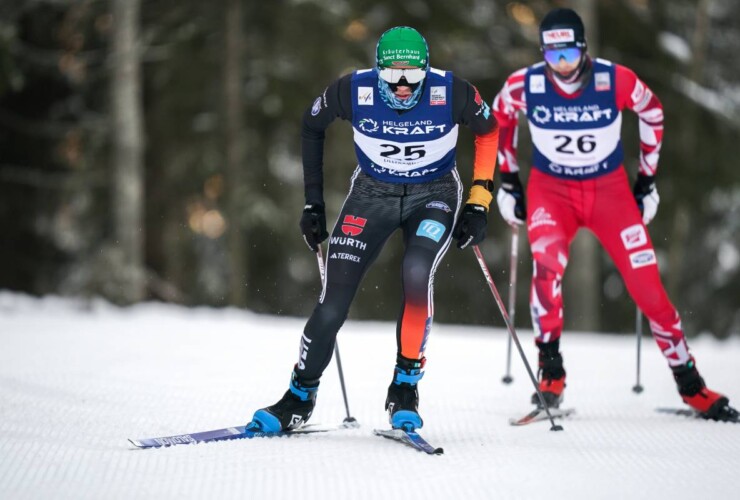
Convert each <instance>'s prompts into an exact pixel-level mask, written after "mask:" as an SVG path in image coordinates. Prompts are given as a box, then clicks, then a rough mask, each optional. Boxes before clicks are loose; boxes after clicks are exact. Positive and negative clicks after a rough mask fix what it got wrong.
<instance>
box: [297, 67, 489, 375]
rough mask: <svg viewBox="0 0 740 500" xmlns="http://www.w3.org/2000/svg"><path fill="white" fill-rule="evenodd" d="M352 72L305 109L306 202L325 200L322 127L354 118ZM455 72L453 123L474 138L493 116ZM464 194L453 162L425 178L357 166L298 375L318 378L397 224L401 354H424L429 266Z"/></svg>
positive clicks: (445, 242) (447, 237)
mask: <svg viewBox="0 0 740 500" xmlns="http://www.w3.org/2000/svg"><path fill="white" fill-rule="evenodd" d="M351 78H352V75H346V76H344V77H342V78H340V79H338V80H336V81H335V82H334V83H332V84H331V85H330V86H329V87H327V88H326V90H325V91H324V93H323V94H322V95H321V97H320V98H319V99H317V100H316V101H315V102H314V105H313V107H311V108H309V109H308V110H306V112H305V114H304V117H303V131H302V146H303V148H302V151H303V165H304V181H305V194H306V203H307V204H317V203H318V204H323V201H324V200H323V189H322V187H323V172H322V165H323V147H324V131H325V130H326V128H327V127H328V126H329V125H330V124H331V122H332V121H334V119H335V118H337V117H339V118H341V119H343V120H347V121H350V122H352V113H353V106H352V98H353V97H352V90H351ZM452 78H453V81H452V121H453V122H454V123H456V124H464V125H467V126H468V127H470V129H471V130H472V132H473V133H474V134H475V135H476V136H484V135H486V134H489V133H491V131H493V130H494V129H496V122H495V119H494V118H493V116H492V115H491V114H490V113H488V108H487V106H486V105H485V103H483V104H481V99H480V95H479V94H478V92H477V90H476V89H475V88H474V87H473V86H472V85H471V84H470V83H468V82H466V81H464V80H462V79H459V78H457V77H454V76H453V77H452ZM484 109H485V111H486V112H485V113H484V112H483V110H484ZM398 115H399V116H402V115H403V112H398ZM492 168H493V167H492V166H491V169H492ZM491 172H492V170H491ZM462 192H463V187H462V183H461V181H460V178H459V175H458V173H457V171H456V169H455V168H453V169H452V170H451V171H449V172H448V173H446V174H444V175H443V176H441V177H438V178H436V179H433V180H430V181H427V182H418V181H416V182H388V181H384V180H380V179H378V178H376V177H375V176H372V175H369V174H368V173H366V172H365V171H363V170H361V169H360V168H359V167H357V168H356V170H355V172H354V174H353V175H352V179H351V186H350V190H349V193H348V195H347V198H346V200H345V202H344V205H343V207H342V210H341V212H340V214H339V217H338V219H337V222H336V224H335V226H334V228H333V230H332V232H331V236H330V239H329V247H328V250H327V254H326V279H325V282H324V288H323V291H322V293H321V297H320V299H319V302H318V304H317V305H316V308H315V309H314V311H313V313H312V315H311V317H310V318H309V320H308V322H307V324H306V327H305V330H304V334H303V338H302V339H301V354H300V358H299V362H298V363H297V364H296V368H295V370H296V374H297V375H298V376H299V377H300V378H301V379H303V380H318V379H319V378H320V377H321V375H322V373H323V371H324V369H325V368H326V366H327V365H328V364H329V361H330V360H331V356H332V352H333V349H334V343H335V339H336V335H337V332H338V331H339V329H340V327H341V326H342V324H343V323H344V321H345V319H346V318H347V314H348V311H349V308H350V304H351V302H352V300H353V298H354V296H355V293H356V291H357V287H358V286H359V284H360V281H361V280H362V278H363V276H364V275H365V273H366V272H367V270H368V269H369V267H370V265H371V264H372V263H373V262H374V261H375V259H376V258H377V256H378V254H379V253H380V251H381V249H382V248H383V246H384V244H385V242H386V241H387V240H388V238H389V237H390V236H391V234H392V233H393V232H394V231H395V230H397V229H401V230H402V231H403V240H404V247H405V251H404V257H403V266H402V287H403V302H402V306H401V312H400V315H399V318H398V324H397V329H396V336H397V345H398V355H399V356H402V357H403V358H406V359H409V360H421V364H422V365H423V360H424V348H425V344H426V339H427V336H428V334H429V329H430V327H431V323H432V312H433V311H432V309H433V305H432V294H433V280H434V272H435V270H436V268H437V266H438V265H439V263H440V262H441V260H442V257H443V256H444V254H445V252H446V251H447V249H448V248H449V245H450V241H451V233H452V229H453V226H454V223H455V219H456V215H457V213H458V211H459V209H460V206H461V203H462Z"/></svg>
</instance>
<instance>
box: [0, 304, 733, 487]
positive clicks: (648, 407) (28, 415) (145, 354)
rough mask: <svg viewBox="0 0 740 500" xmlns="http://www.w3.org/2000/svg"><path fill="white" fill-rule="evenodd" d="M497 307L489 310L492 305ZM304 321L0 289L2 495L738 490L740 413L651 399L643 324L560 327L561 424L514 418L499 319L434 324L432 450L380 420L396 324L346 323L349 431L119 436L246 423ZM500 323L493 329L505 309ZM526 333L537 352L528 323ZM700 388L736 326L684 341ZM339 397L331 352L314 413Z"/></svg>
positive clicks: (328, 419) (728, 361)
mask: <svg viewBox="0 0 740 500" xmlns="http://www.w3.org/2000/svg"><path fill="white" fill-rule="evenodd" d="M494 312H495V311H492V318H493V317H494V316H493V314H494ZM303 324H304V319H301V318H282V317H271V316H260V315H255V314H252V313H249V312H244V311H237V310H233V309H227V310H213V309H185V308H180V307H175V306H165V305H155V304H144V305H140V306H137V307H132V308H129V309H120V308H116V307H113V306H110V305H108V304H105V303H101V302H93V303H91V304H88V306H87V307H84V305H83V304H81V303H80V302H75V301H69V300H63V299H57V298H45V299H34V298H29V297H25V296H20V295H14V294H8V293H0V345H1V346H2V347H0V498H2V499H36V498H43V499H47V498H53V499H65V498H69V499H138V498H151V499H169V498H172V499H175V498H177V499H182V498H203V499H228V498H239V499H282V498H286V499H287V498H291V499H296V498H300V499H303V500H311V499H317V500H318V499H335V498H336V499H376V498H383V499H389V498H405V499H416V498H423V499H451V498H464V499H477V498H490V499H494V498H495V499H509V498H511V499H529V498H531V499H535V498H537V499H542V498H547V499H561V498H562V499H569V500H574V499H601V498H604V499H606V498H614V499H616V498H619V499H625V498H629V499H639V498H644V499H648V498H649V499H653V500H654V499H659V498H672V499H684V498H686V499H689V498H691V499H696V498H738V492H739V491H740V490H739V488H738V487H739V486H740V479H738V470H740V453H738V451H739V450H740V426H739V425H733V424H724V423H714V422H706V421H702V420H693V419H688V418H686V417H679V416H671V415H662V414H658V413H656V412H655V411H654V410H655V408H656V407H679V406H681V403H680V400H679V398H678V396H677V393H676V391H675V388H674V384H673V381H672V379H671V376H670V372H669V370H668V368H667V367H666V364H665V361H664V360H663V359H662V356H661V355H660V353H659V352H658V349H657V348H656V347H655V345H654V344H653V342H652V340H651V339H649V337H645V338H644V339H643V340H644V342H643V347H644V349H643V365H642V382H643V385H644V386H645V392H643V393H642V394H641V395H635V394H634V393H633V392H632V391H631V387H632V385H633V384H634V382H635V339H634V337H630V336H617V335H596V334H580V333H566V334H565V338H564V339H563V342H562V350H563V353H564V357H565V362H566V369H567V370H568V389H567V392H566V394H567V398H566V404H565V405H564V406H567V407H571V406H572V407H575V408H576V409H577V414H576V415H575V416H573V417H571V418H569V419H566V420H563V421H562V424H563V426H564V428H565V430H564V431H563V432H551V431H550V430H549V424H548V423H547V422H542V423H538V424H535V425H530V426H527V427H511V426H510V425H509V424H508V419H509V418H510V417H512V416H517V415H519V414H522V413H524V412H525V411H527V410H528V409H529V403H528V401H529V397H530V394H531V392H532V386H531V382H530V381H529V380H528V377H527V375H526V372H525V370H524V367H523V364H522V362H521V359H520V358H519V356H518V354H517V352H516V350H514V352H513V358H512V366H513V370H512V372H513V376H514V379H515V380H514V383H513V384H512V385H510V386H506V385H504V384H502V383H501V377H502V375H503V374H504V371H505V359H506V354H505V349H506V336H505V332H504V331H503V330H502V329H500V328H492V327H491V328H482V327H479V328H473V327H462V326H453V325H435V327H434V329H433V333H432V336H431V339H430V342H429V346H428V350H427V357H428V359H429V362H428V364H427V374H426V376H425V378H424V380H423V381H422V383H421V386H420V392H421V407H420V410H421V414H422V416H423V417H424V420H425V425H424V428H423V430H422V435H424V436H425V437H426V438H427V440H428V441H430V442H431V443H432V444H433V445H435V446H442V447H444V448H445V454H444V455H442V456H428V455H424V454H422V453H419V452H416V451H414V450H413V449H411V448H407V447H405V446H403V445H401V444H398V443H395V442H392V441H388V440H385V439H382V438H379V437H376V436H373V435H372V429H373V428H375V427H385V426H387V423H386V417H385V414H384V411H383V402H384V400H385V392H386V388H387V385H388V383H389V382H390V378H391V373H392V369H393V363H394V358H395V326H394V324H392V323H377V322H348V323H347V324H346V325H345V327H344V329H343V330H342V331H341V332H340V336H339V345H340V352H341V355H342V362H343V365H344V371H345V378H346V382H347V387H348V391H349V403H350V409H351V412H352V415H353V416H355V417H356V418H357V419H358V420H359V422H360V423H361V424H362V427H361V428H360V429H357V430H349V431H338V432H334V433H329V434H317V435H307V436H299V437H295V436H294V437H290V438H272V439H253V440H236V441H227V442H220V443H211V444H199V445H189V446H176V447H172V448H163V449H157V450H137V449H133V448H132V446H131V445H130V444H129V443H128V441H127V438H141V437H152V436H162V435H172V434H179V433H183V432H193V431H200V430H208V429H214V428H219V427H227V426H233V425H240V424H244V423H246V422H247V421H248V420H249V418H250V416H251V415H252V413H253V411H254V410H256V409H257V408H259V407H261V406H265V405H267V404H272V403H273V402H275V401H276V400H277V399H278V398H279V397H280V396H281V395H282V393H283V392H284V391H285V389H286V387H287V383H288V379H289V375H290V371H291V367H292V365H293V363H294V361H295V359H296V356H297V350H298V340H299V337H300V332H301V330H302V328H303ZM499 326H500V325H499ZM519 333H520V338H521V339H522V342H523V344H524V346H525V350H526V351H527V355H528V357H529V358H530V362H533V361H534V359H535V352H534V351H535V349H534V346H533V343H532V333H531V331H528V330H525V329H521V330H520V332H519ZM692 348H693V352H694V354H695V355H696V357H697V360H698V364H699V367H700V369H701V371H702V373H703V375H704V377H705V378H706V379H707V381H708V382H709V384H710V386H711V387H712V388H714V389H716V390H720V391H725V392H726V394H728V395H729V396H730V397H731V399H732V398H733V397H734V398H735V399H736V401H735V402H737V400H740V393H739V392H738V391H739V389H738V382H739V381H740V364H739V363H738V362H737V360H738V359H740V339H737V338H735V339H732V340H730V341H726V342H719V341H716V340H713V339H710V338H701V339H696V340H694V341H693V342H692ZM343 417H345V410H344V404H343V402H342V397H341V391H340V388H339V382H338V377H337V371H336V366H335V365H334V364H333V363H332V364H331V365H330V366H329V368H328V369H327V372H326V374H325V376H324V377H323V380H322V386H321V390H320V392H319V399H318V406H317V408H316V411H315V414H314V417H313V418H312V422H323V423H337V422H340V421H341V420H342V419H343Z"/></svg>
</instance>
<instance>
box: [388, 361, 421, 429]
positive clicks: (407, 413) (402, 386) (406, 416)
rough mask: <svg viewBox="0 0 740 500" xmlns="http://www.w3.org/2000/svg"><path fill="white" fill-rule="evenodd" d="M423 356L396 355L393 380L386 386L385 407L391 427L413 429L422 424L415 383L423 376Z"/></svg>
mask: <svg viewBox="0 0 740 500" xmlns="http://www.w3.org/2000/svg"><path fill="white" fill-rule="evenodd" d="M424 361H426V360H425V359H424V358H422V359H421V360H412V359H408V358H404V357H403V356H401V355H398V359H397V361H396V369H395V371H394V374H393V382H391V385H390V386H389V387H388V398H387V399H386V400H385V409H386V410H388V416H389V418H390V423H391V427H393V428H394V429H403V430H406V431H414V430H416V429H420V428H421V426H422V425H424V421H423V420H422V419H421V417H420V416H419V412H418V411H417V410H418V408H419V391H418V390H417V387H416V384H417V383H418V382H419V380H421V378H422V377H423V376H424V371H423V366H424Z"/></svg>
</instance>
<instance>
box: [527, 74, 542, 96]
mask: <svg viewBox="0 0 740 500" xmlns="http://www.w3.org/2000/svg"><path fill="white" fill-rule="evenodd" d="M529 91H530V92H531V93H533V94H544V93H545V75H532V76H530V77H529Z"/></svg>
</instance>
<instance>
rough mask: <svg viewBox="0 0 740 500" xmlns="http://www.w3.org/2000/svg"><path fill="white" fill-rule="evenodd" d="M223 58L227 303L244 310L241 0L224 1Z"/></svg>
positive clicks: (242, 38)
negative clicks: (227, 260)
mask: <svg viewBox="0 0 740 500" xmlns="http://www.w3.org/2000/svg"><path fill="white" fill-rule="evenodd" d="M224 12H225V15H226V17H225V19H224V21H225V33H226V34H225V37H226V39H225V55H224V74H223V82H224V113H225V123H226V130H225V148H226V186H227V188H226V189H227V192H226V195H227V203H228V207H227V220H228V221H229V228H228V233H227V238H228V254H229V268H230V272H229V303H231V304H232V305H236V306H242V307H243V306H246V302H247V293H246V291H247V288H246V285H247V268H246V262H247V251H246V235H245V231H244V216H245V211H244V200H243V198H244V196H245V189H244V177H245V176H244V168H245V166H244V144H243V141H244V133H243V132H244V119H243V114H242V108H243V106H242V99H241V97H242V92H241V89H242V60H243V57H244V56H243V52H244V51H243V40H244V35H243V30H242V22H243V19H242V18H243V15H242V3H241V0H226V9H224Z"/></svg>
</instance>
